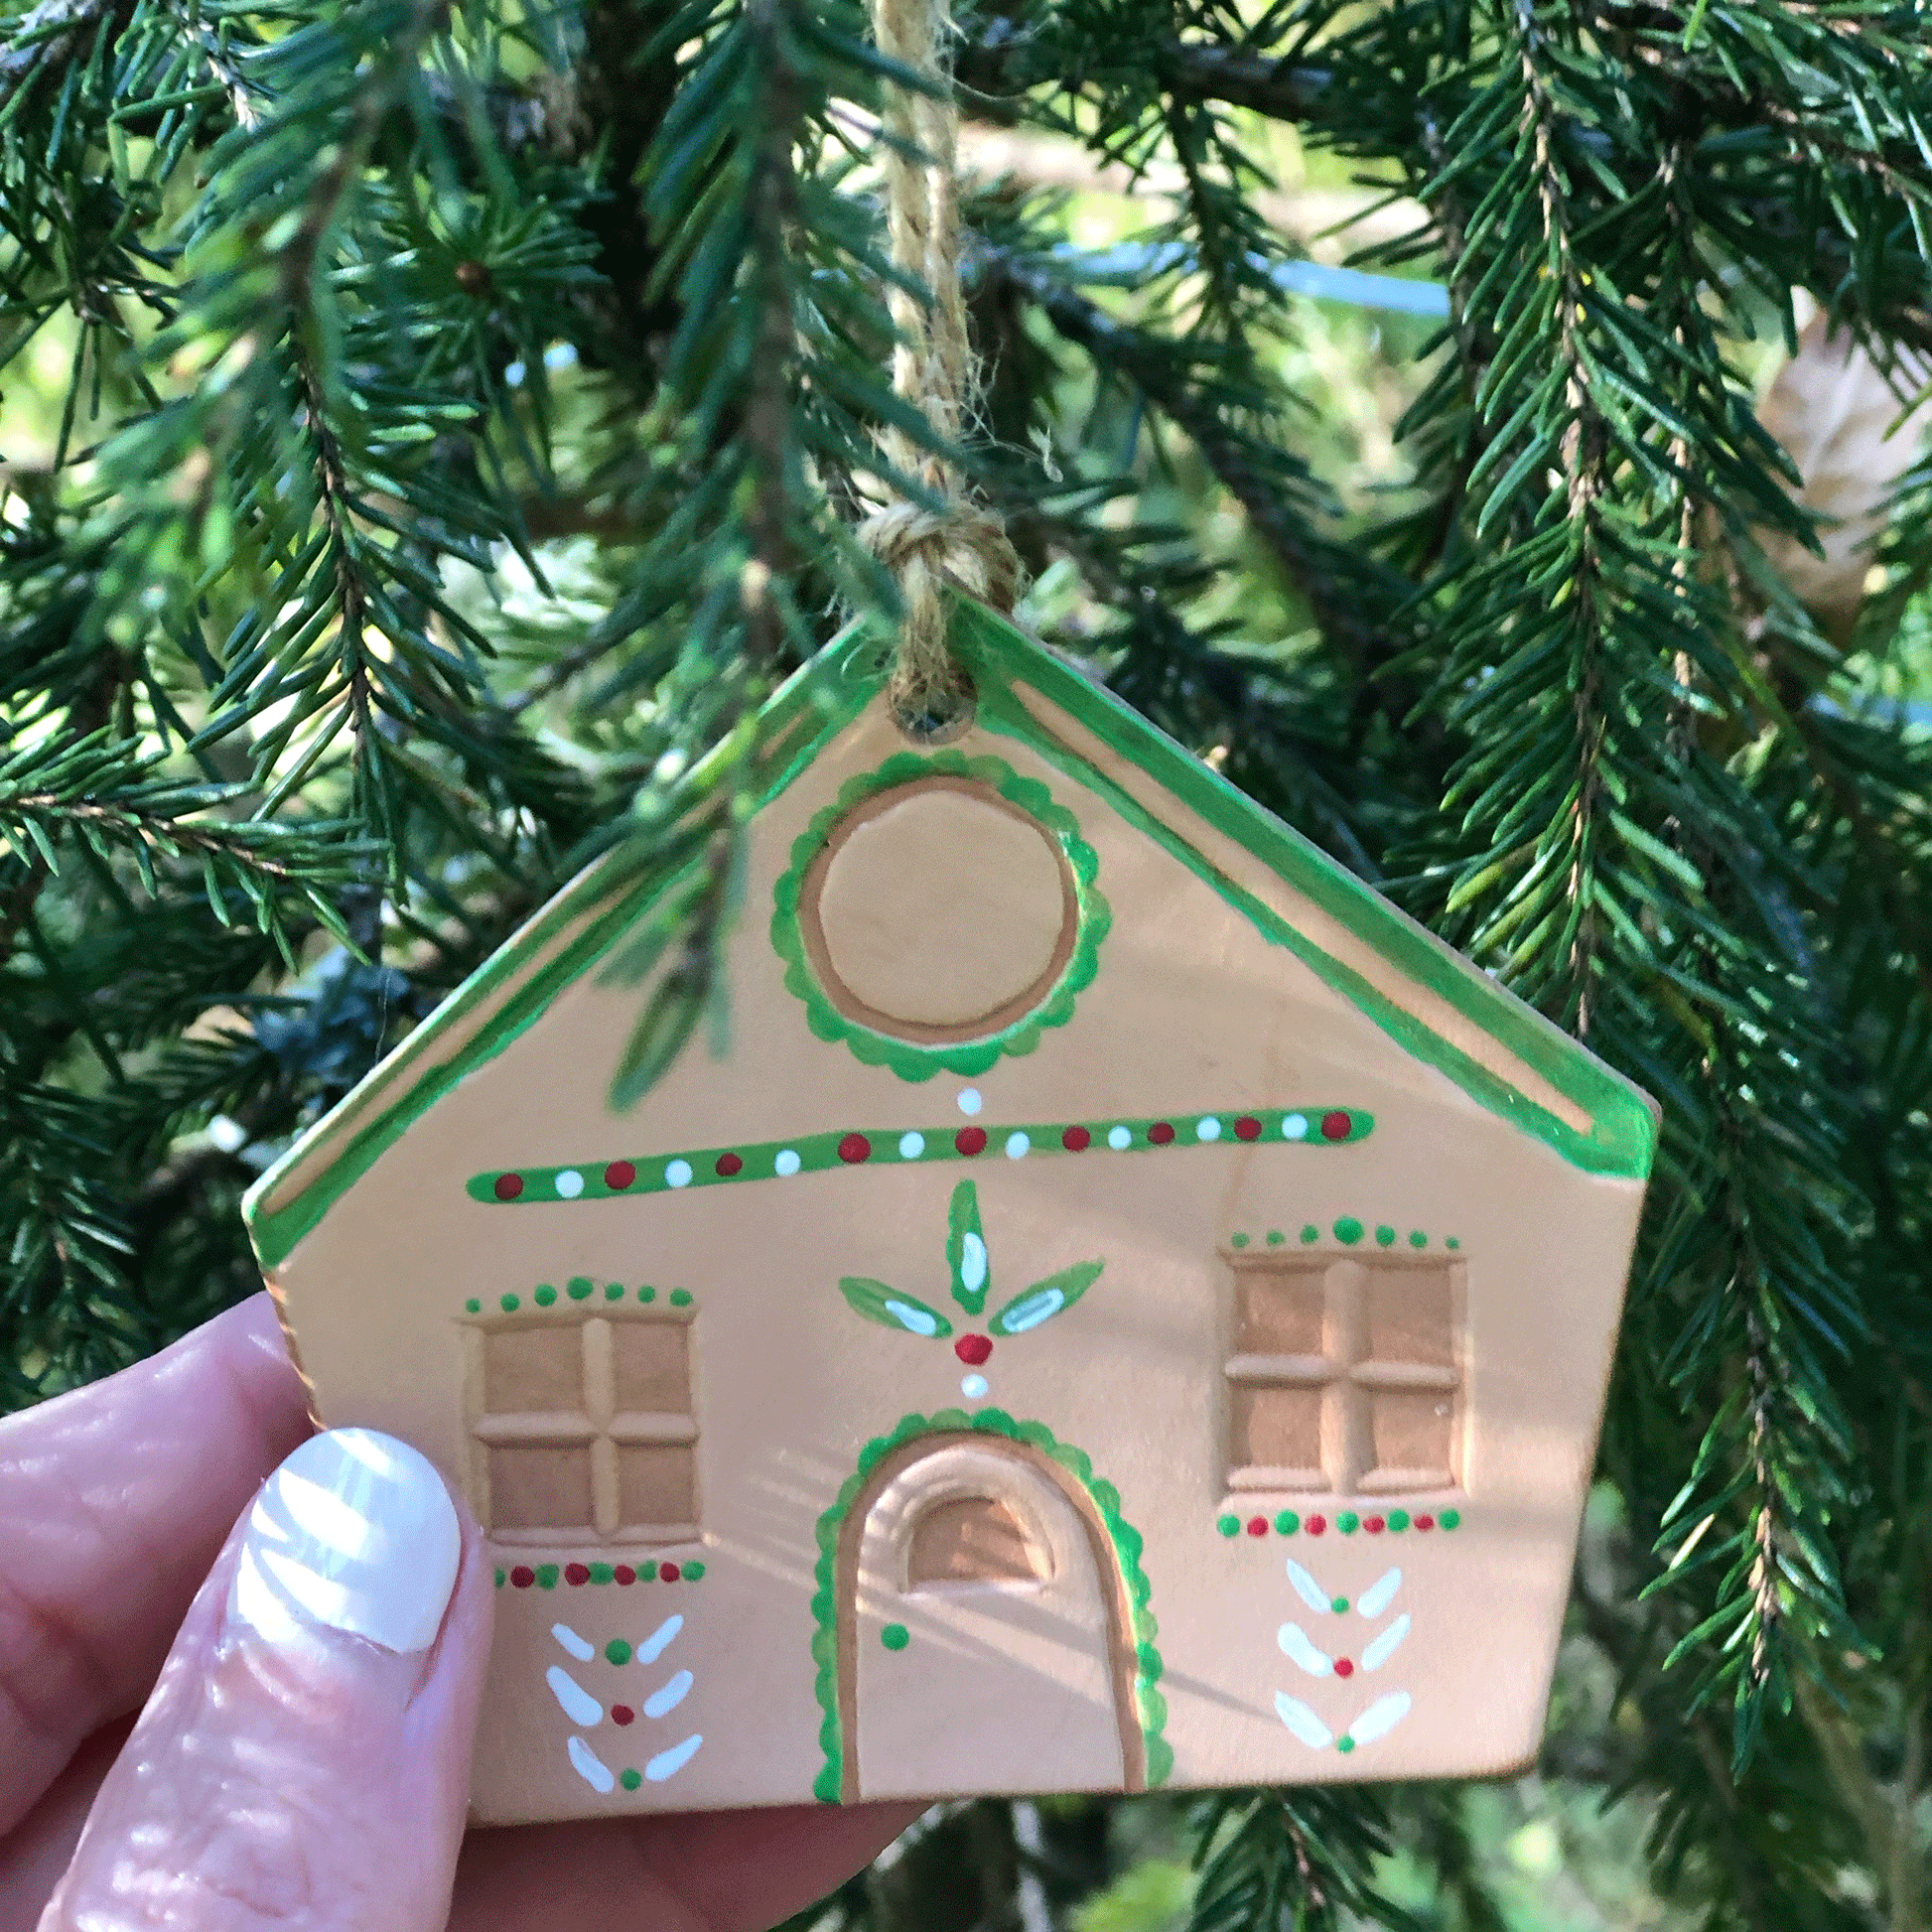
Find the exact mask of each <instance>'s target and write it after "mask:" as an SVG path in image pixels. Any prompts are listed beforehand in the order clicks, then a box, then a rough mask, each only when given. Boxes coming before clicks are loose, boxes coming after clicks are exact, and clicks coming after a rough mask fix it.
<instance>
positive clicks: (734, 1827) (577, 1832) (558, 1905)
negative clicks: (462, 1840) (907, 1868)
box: [450, 1804, 925, 1932]
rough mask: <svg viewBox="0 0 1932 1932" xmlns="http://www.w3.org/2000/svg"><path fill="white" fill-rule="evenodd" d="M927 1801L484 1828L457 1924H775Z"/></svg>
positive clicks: (565, 1929) (677, 1931) (455, 1913)
mask: <svg viewBox="0 0 1932 1932" xmlns="http://www.w3.org/2000/svg"><path fill="white" fill-rule="evenodd" d="M924 1809H925V1807H924V1806H922V1805H916V1804H912V1805H904V1804H884V1805H852V1806H849V1807H844V1808H841V1809H838V1810H829V1809H827V1808H825V1807H824V1806H818V1805H811V1806H804V1805H794V1806H786V1807H783V1808H781V1809H776V1810H772V1811H729V1812H713V1813H710V1814H705V1815H698V1816H692V1817H675V1818H649V1819H638V1820H624V1819H600V1820H598V1821H597V1822H596V1823H588V1822H587V1823H585V1824H581V1825H524V1826H516V1827H512V1828H510V1829H508V1830H502V1831H487V1832H473V1833H471V1835H470V1842H469V1843H468V1844H467V1845H466V1846H465V1847H464V1850H463V1862H462V1863H461V1865H460V1866H459V1867H458V1871H457V1884H456V1898H455V1902H454V1905H453V1907H452V1909H451V1912H450V1932H515V1929H516V1928H523V1927H528V1926H531V1925H541V1926H542V1927H543V1932H609V1928H610V1927H611V1926H613V1925H615V1924H635V1925H648V1926H651V1927H653V1928H655V1932H764V1928H765V1927H767V1926H771V1925H776V1924H777V1923H778V1922H779V1920H781V1919H786V1918H789V1917H790V1916H791V1914H792V1913H793V1912H796V1911H800V1910H802V1909H803V1908H804V1907H805V1906H807V1905H809V1904H811V1902H812V1901H813V1900H814V1899H817V1898H823V1897H824V1896H825V1894H826V1893H827V1892H829V1891H831V1890H832V1889H833V1887H834V1886H836V1885H838V1884H840V1883H841V1882H843V1881H844V1880H845V1879H847V1878H849V1877H850V1876H851V1875H852V1874H853V1872H855V1871H857V1870H859V1869H861V1868H862V1867H863V1866H865V1865H867V1864H869V1863H871V1862H872V1861H873V1860H874V1859H875V1858H877V1857H878V1856H879V1854H880V1853H881V1852H883V1851H884V1850H885V1849H886V1847H887V1846H888V1845H890V1844H891V1843H892V1842H893V1840H894V1839H895V1838H897V1836H898V1834H899V1833H900V1832H902V1831H903V1830H904V1829H905V1828H906V1826H908V1825H909V1824H911V1823H912V1821H913V1820H914V1819H915V1818H917V1817H918V1816H919V1814H920V1813H921V1812H922V1811H923V1810H924Z"/></svg>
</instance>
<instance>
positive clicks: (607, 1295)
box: [604, 1282, 623, 1302]
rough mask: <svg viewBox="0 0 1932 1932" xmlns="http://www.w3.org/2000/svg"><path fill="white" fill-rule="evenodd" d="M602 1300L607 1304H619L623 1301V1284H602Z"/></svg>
mask: <svg viewBox="0 0 1932 1932" xmlns="http://www.w3.org/2000/svg"><path fill="white" fill-rule="evenodd" d="M604 1299H605V1300H606V1301H607V1302H621V1301H622V1300H623V1284H622V1283H621V1282H606V1283H605V1284H604Z"/></svg>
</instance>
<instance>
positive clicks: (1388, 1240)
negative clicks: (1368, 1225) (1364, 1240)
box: [1375, 1227, 1395, 1248]
mask: <svg viewBox="0 0 1932 1932" xmlns="http://www.w3.org/2000/svg"><path fill="white" fill-rule="evenodd" d="M1375 1245H1376V1246H1377V1247H1378V1248H1393V1247H1394V1246H1395V1229H1394V1228H1391V1227H1380V1228H1377V1229H1376V1230H1375Z"/></svg>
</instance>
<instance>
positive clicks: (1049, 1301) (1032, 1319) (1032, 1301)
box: [986, 1261, 1107, 1335]
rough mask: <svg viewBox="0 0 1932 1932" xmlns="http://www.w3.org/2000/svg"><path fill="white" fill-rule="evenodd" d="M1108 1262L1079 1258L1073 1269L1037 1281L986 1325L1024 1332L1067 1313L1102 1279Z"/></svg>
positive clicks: (1001, 1331)
mask: <svg viewBox="0 0 1932 1932" xmlns="http://www.w3.org/2000/svg"><path fill="white" fill-rule="evenodd" d="M1106 1265H1107V1264H1106V1263H1105V1262H1104V1261H1076V1262H1075V1263H1074V1264H1073V1266H1072V1267H1071V1268H1062V1269H1061V1270H1060V1272H1059V1273H1058V1274H1057V1275H1048V1276H1047V1277H1046V1279H1045V1280H1044V1281H1039V1282H1035V1283H1034V1285H1033V1287H1032V1288H1030V1289H1028V1290H1027V1292H1026V1293H1025V1294H1024V1295H1016V1296H1015V1297H1014V1299H1013V1300H1012V1301H1011V1302H1009V1303H1008V1304H1007V1305H1006V1307H1005V1308H1003V1309H1002V1310H1001V1311H999V1313H998V1314H996V1315H995V1316H994V1317H993V1319H992V1320H991V1321H989V1322H988V1323H987V1324H986V1325H987V1326H988V1327H989V1328H991V1329H992V1330H993V1332H994V1333H995V1334H996V1335H1024V1334H1025V1333H1026V1332H1027V1330H1028V1329H1029V1328H1037V1327H1038V1326H1039V1324H1040V1323H1041V1322H1042V1321H1050V1320H1052V1318H1053V1317H1054V1316H1055V1315H1056V1314H1064V1313H1065V1312H1066V1311H1067V1310H1068V1309H1070V1308H1071V1307H1072V1306H1073V1305H1074V1303H1075V1302H1077V1301H1078V1300H1079V1299H1080V1297H1081V1296H1083V1295H1084V1294H1085V1293H1086V1292H1087V1290H1088V1289H1090V1288H1091V1287H1092V1286H1093V1285H1094V1283H1095V1282H1097V1281H1098V1280H1099V1279H1100V1271H1101V1270H1102V1269H1103V1268H1105V1267H1106Z"/></svg>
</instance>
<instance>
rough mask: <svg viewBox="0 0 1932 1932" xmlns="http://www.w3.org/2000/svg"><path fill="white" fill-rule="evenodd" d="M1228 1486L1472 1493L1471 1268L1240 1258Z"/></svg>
mask: <svg viewBox="0 0 1932 1932" xmlns="http://www.w3.org/2000/svg"><path fill="white" fill-rule="evenodd" d="M1225 1259H1226V1261H1227V1263H1228V1266H1229V1268H1230V1269H1231V1270H1232V1272H1233V1275H1234V1334H1233V1350H1232V1353H1231V1354H1230V1355H1229V1357H1228V1360H1227V1427H1228V1444H1227V1487H1228V1488H1229V1489H1230V1490H1295V1491H1302V1492H1312V1493H1319V1494H1322V1495H1332V1496H1376V1495H1390V1496H1393V1495H1403V1494H1407V1493H1411V1492H1418V1491H1424V1490H1439V1489H1450V1488H1454V1487H1456V1486H1457V1485H1458V1483H1459V1480H1460V1473H1461V1472H1460V1466H1459V1464H1460V1459H1461V1433H1462V1366H1461V1357H1462V1345H1461V1341H1462V1337H1461V1325H1462V1324H1461V1312H1460V1311H1461V1288H1462V1283H1461V1275H1462V1265H1461V1263H1460V1262H1454V1261H1442V1260H1436V1259H1433V1258H1425V1257H1422V1256H1417V1257H1415V1258H1413V1259H1411V1258H1408V1257H1404V1256H1397V1255H1376V1256H1371V1257H1362V1258H1360V1259H1357V1258H1356V1257H1354V1256H1315V1255H1280V1254H1271V1253H1268V1252H1266V1251H1264V1252H1262V1253H1259V1254H1256V1253H1252V1252H1249V1251H1246V1250H1237V1251H1231V1252H1229V1253H1228V1254H1227V1255H1226V1257H1225Z"/></svg>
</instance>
